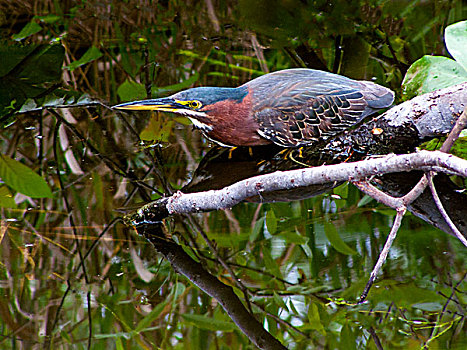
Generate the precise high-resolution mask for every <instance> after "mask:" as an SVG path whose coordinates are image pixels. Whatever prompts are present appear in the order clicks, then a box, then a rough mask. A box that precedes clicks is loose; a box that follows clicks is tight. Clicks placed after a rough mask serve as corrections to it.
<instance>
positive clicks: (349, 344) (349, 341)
mask: <svg viewBox="0 0 467 350" xmlns="http://www.w3.org/2000/svg"><path fill="white" fill-rule="evenodd" d="M356 344H357V341H356V339H355V335H354V334H353V332H352V329H351V328H350V326H349V323H348V322H346V323H345V324H344V326H343V327H342V329H341V337H340V345H341V349H348V350H353V349H356V348H357V347H356Z"/></svg>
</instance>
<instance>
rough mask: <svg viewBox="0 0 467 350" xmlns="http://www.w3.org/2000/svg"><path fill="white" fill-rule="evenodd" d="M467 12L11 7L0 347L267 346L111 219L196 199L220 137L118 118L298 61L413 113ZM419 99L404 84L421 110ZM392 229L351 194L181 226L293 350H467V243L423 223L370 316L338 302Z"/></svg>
mask: <svg viewBox="0 0 467 350" xmlns="http://www.w3.org/2000/svg"><path fill="white" fill-rule="evenodd" d="M466 18H467V4H466V3H465V1H461V0H452V1H418V0H414V1H385V0H379V1H378V0H374V1H370V0H367V1H365V0H362V1H351V2H349V1H343V0H335V1H326V0H317V1H308V2H306V1H298V0H291V1H285V0H273V1H271V0H268V1H266V0H259V1H245V0H239V1H222V0H220V1H215V0H205V1H179V0H169V1H150V0H145V1H144V0H142V1H136V0H128V1H110V0H109V1H102V0H101V1H97V0H84V1H75V0H67V1H52V0H36V1H34V0H32V1H31V0H26V1H25V0H18V1H15V2H12V1H5V0H3V1H0V32H1V37H2V38H3V39H2V41H1V42H0V57H1V62H2V64H1V65H0V120H1V125H2V132H1V134H0V138H1V140H2V142H1V145H0V147H1V154H2V157H1V158H0V178H1V179H2V181H3V184H1V185H0V205H1V207H2V221H1V227H0V242H1V251H0V256H1V259H2V260H1V263H0V271H1V276H2V277H1V285H0V290H1V293H0V319H1V321H0V325H1V332H2V333H1V334H2V338H1V339H0V344H1V346H0V347H2V348H5V349H10V348H11V349H17V348H24V349H30V348H44V347H45V348H47V347H50V348H54V349H56V348H64V349H65V348H86V347H92V348H96V349H97V348H104V347H112V348H117V349H124V348H125V349H127V348H131V349H138V348H161V349H172V348H173V349H180V348H187V349H227V348H228V349H240V348H251V347H252V345H250V344H249V343H248V341H247V339H246V338H245V337H244V336H243V335H242V334H241V333H240V331H239V330H238V329H236V327H235V326H234V325H233V324H232V322H231V321H229V319H228V317H227V316H226V315H225V314H224V313H223V311H222V309H221V308H220V307H219V305H217V304H216V303H214V302H212V300H211V299H210V298H209V297H207V296H206V295H204V294H203V293H201V292H200V291H199V290H198V289H197V288H196V287H194V286H193V285H192V284H191V283H190V282H188V281H187V280H186V279H185V278H182V277H180V276H178V275H177V274H176V273H175V272H174V271H172V270H171V268H170V265H169V264H168V263H167V262H166V261H165V260H163V259H162V258H161V257H160V256H159V255H157V254H155V253H154V251H153V250H152V248H151V246H150V245H149V244H147V243H146V242H145V241H144V240H143V239H142V238H140V237H138V236H137V235H135V234H134V232H133V231H132V230H131V229H129V228H127V227H124V226H123V225H121V224H117V225H114V224H113V221H112V220H113V219H114V218H116V217H118V216H119V213H118V212H116V211H115V209H116V208H118V207H121V206H126V205H128V204H129V203H133V204H134V203H138V202H141V201H148V200H150V199H156V198H159V197H160V196H161V194H162V193H166V194H168V193H170V192H171V191H175V190H177V189H179V188H181V187H182V186H183V185H184V184H185V183H186V181H187V179H189V178H190V177H191V176H192V174H193V170H194V169H195V167H196V164H197V163H198V162H199V160H200V159H201V157H202V156H203V155H204V154H205V153H206V152H207V150H208V149H209V143H208V142H206V141H205V140H204V139H203V138H201V137H200V135H199V133H198V132H193V131H192V130H191V128H189V127H187V126H186V125H187V124H189V122H187V120H185V119H183V118H171V117H169V116H166V115H148V114H141V115H137V116H135V115H132V116H131V119H126V118H124V117H117V116H116V114H115V113H114V112H113V111H111V110H109V109H107V108H106V107H105V105H111V104H114V103H117V102H120V101H127V100H131V99H136V98H138V99H139V98H144V97H149V96H152V97H157V96H164V95H167V94H170V93H172V92H176V91H179V90H181V89H185V88H188V87H192V86H201V85H211V86H236V85H239V84H242V83H243V82H245V81H247V80H250V79H252V78H254V77H256V76H259V75H260V74H263V73H266V72H269V71H274V70H279V69H284V68H290V67H309V68H314V69H322V70H329V71H332V72H335V73H339V74H343V75H346V76H349V77H352V78H356V79H367V80H373V81H376V82H377V83H379V84H382V85H385V86H388V87H390V88H392V89H393V90H395V91H396V94H397V96H398V101H400V98H401V93H402V90H401V83H402V80H403V78H404V77H405V76H406V73H407V71H408V70H409V67H410V65H411V64H412V63H413V62H415V61H416V60H418V59H420V58H421V57H422V56H424V55H439V56H444V57H449V53H448V51H447V50H446V47H445V44H444V39H443V36H444V30H445V28H446V27H447V26H448V25H449V24H452V23H455V22H458V21H460V20H464V19H466ZM451 53H452V52H451ZM453 56H454V53H453ZM461 56H462V54H461V55H460V56H459V57H461ZM430 57H431V56H430ZM454 58H456V59H457V60H459V59H458V57H454ZM446 59H448V58H446ZM422 60H436V58H426V57H425V58H422ZM418 62H419V63H418V64H419V66H420V64H421V63H420V61H418ZM453 62H454V61H453ZM422 63H423V62H422ZM459 63H461V62H459ZM448 64H450V63H448ZM416 69H417V66H415V68H414V67H412V68H410V70H409V73H413V72H414V71H415V70H416ZM442 69H444V68H442ZM464 73H465V72H464ZM456 77H460V78H459V79H456V80H455V81H456V82H460V81H466V80H467V79H466V78H465V75H463V72H462V70H459V74H458V75H456ZM407 81H408V80H407V78H406V82H407ZM452 82H453V81H452ZM417 83H418V84H419V85H421V86H426V84H425V83H424V82H423V81H422V82H421V83H420V80H419V81H418V82H417ZM407 84H409V83H407ZM440 87H441V86H440ZM410 88H412V89H410ZM408 91H409V93H407V92H408ZM410 91H411V92H410ZM423 91H424V90H423V89H421V90H420V89H418V88H416V87H414V86H409V88H407V86H405V87H404V92H405V93H406V98H410V97H411V96H413V95H414V94H416V93H420V92H423ZM66 105H68V106H70V105H73V106H75V108H72V109H57V108H56V107H59V106H66ZM79 105H86V106H90V107H87V108H84V107H83V108H77V107H76V106H79ZM18 112H20V113H18ZM141 139H143V140H147V141H150V142H149V144H148V143H144V147H143V143H142V142H141ZM393 216H394V212H393V211H392V210H388V209H386V208H384V207H382V206H380V205H378V204H377V203H375V202H374V201H371V200H370V199H369V198H367V197H365V196H362V195H361V194H360V193H359V192H358V191H357V190H356V189H355V188H353V187H352V186H349V185H347V184H345V185H342V186H340V187H338V188H337V189H335V190H334V191H333V193H330V194H327V195H322V196H318V197H314V198H311V199H307V200H303V201H296V202H291V203H275V204H254V203H244V204H241V205H238V206H236V207H235V208H233V209H231V210H225V211H220V212H213V213H205V214H198V215H193V216H192V217H191V219H190V220H187V219H182V218H174V219H171V220H168V221H167V222H166V226H167V229H168V230H169V232H171V233H172V234H173V237H174V239H175V240H176V241H177V242H179V243H180V244H183V245H184V246H186V250H187V252H189V253H191V254H192V255H195V254H196V256H197V259H200V260H201V261H202V262H203V263H204V264H205V265H206V266H207V267H208V268H209V270H210V271H211V273H213V274H214V275H216V276H218V277H219V278H221V279H222V280H223V281H224V282H225V283H232V282H231V280H230V276H229V275H228V274H227V273H226V271H224V270H223V268H222V266H221V265H219V263H218V262H217V261H216V260H215V259H213V257H212V256H211V253H212V252H210V251H209V250H208V248H207V247H206V244H205V242H204V241H203V240H202V239H201V238H200V236H199V235H197V234H196V233H197V232H199V230H200V229H202V230H203V231H205V232H206V233H207V235H208V236H209V238H210V239H212V240H213V241H215V245H216V246H217V249H218V250H219V253H220V254H221V255H222V257H223V258H224V260H226V261H227V262H228V263H229V264H230V265H231V267H232V268H233V269H234V271H235V273H236V274H237V277H238V278H240V279H241V280H242V281H243V283H244V284H245V285H246V286H247V287H248V289H249V291H250V293H251V296H252V297H251V300H252V301H253V302H254V309H253V311H254V312H255V313H256V316H257V317H258V318H259V319H260V320H261V321H262V322H263V324H264V325H265V327H266V328H267V329H268V330H269V331H270V332H271V333H272V334H273V335H274V336H276V337H277V338H278V339H279V340H281V341H282V342H283V343H284V344H287V346H288V347H289V348H290V349H307V348H314V347H322V348H340V349H353V348H363V347H364V348H371V349H373V348H404V349H408V348H420V347H423V346H432V347H433V348H440V349H441V348H450V349H454V348H458V349H464V348H465V347H466V343H467V341H466V338H465V301H466V294H465V283H463V281H464V278H465V273H466V269H465V258H466V254H465V249H464V248H463V247H462V245H461V244H460V243H459V242H457V241H456V240H455V239H453V238H451V237H449V236H447V235H446V234H444V233H442V232H440V231H438V230H436V229H434V228H432V227H431V226H429V225H427V224H425V223H424V222H422V221H421V220H419V219H417V218H414V217H408V218H406V219H404V224H403V229H402V231H401V232H400V233H399V236H398V238H397V240H396V244H395V246H394V247H393V250H392V253H391V255H390V258H389V259H388V261H387V263H386V265H385V267H384V272H383V276H382V277H381V279H380V283H379V284H378V286H379V288H376V289H374V291H373V292H372V293H371V294H370V296H369V304H366V305H362V306H360V307H357V308H355V307H350V306H338V305H337V303H336V301H335V298H339V297H342V298H350V299H351V298H355V297H356V296H357V295H358V293H359V291H361V290H362V288H363V286H364V283H365V282H366V278H367V276H368V273H369V271H370V270H371V268H372V266H373V264H374V262H375V261H376V259H377V256H378V252H379V250H380V248H381V247H382V245H383V244H384V240H385V236H386V235H387V233H388V232H389V229H390V224H391V222H392V218H393ZM111 223H112V224H111ZM109 224H110V225H109ZM105 227H107V228H109V230H108V231H104V228H105ZM83 262H84V263H83ZM328 297H330V298H332V300H333V302H327V301H326V300H327V299H326V298H328Z"/></svg>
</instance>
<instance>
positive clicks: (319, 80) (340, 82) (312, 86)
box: [248, 69, 393, 147]
mask: <svg viewBox="0 0 467 350" xmlns="http://www.w3.org/2000/svg"><path fill="white" fill-rule="evenodd" d="M266 77H267V79H262V80H261V77H260V78H258V79H255V80H253V81H251V82H250V83H249V84H248V85H250V86H249V87H250V91H252V94H253V101H252V102H253V105H252V110H253V118H254V119H255V120H256V122H257V123H258V124H259V131H258V132H259V133H260V135H261V136H263V137H264V138H266V139H269V140H271V141H273V142H274V143H276V144H278V145H281V146H285V147H294V146H302V145H307V144H310V143H312V142H314V141H316V140H317V139H319V138H320V137H327V136H331V135H335V134H337V133H339V132H341V131H343V130H345V129H347V128H348V127H350V126H351V125H353V124H355V123H357V122H359V121H360V120H361V119H362V118H363V117H365V116H366V115H368V114H370V113H372V112H373V111H375V110H376V109H377V108H382V107H386V105H390V104H391V103H392V100H393V94H392V92H391V91H390V90H389V89H386V88H384V87H382V86H379V85H377V84H374V83H371V82H359V81H355V80H351V79H349V78H346V77H342V76H339V75H335V74H331V73H326V72H321V71H314V70H308V69H294V70H286V71H279V72H276V73H273V74H269V75H268V76H265V78H266ZM383 100H384V101H383Z"/></svg>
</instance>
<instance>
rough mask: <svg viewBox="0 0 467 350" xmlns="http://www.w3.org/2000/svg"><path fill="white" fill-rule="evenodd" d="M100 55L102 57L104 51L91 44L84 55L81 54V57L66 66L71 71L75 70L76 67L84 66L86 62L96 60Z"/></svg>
mask: <svg viewBox="0 0 467 350" xmlns="http://www.w3.org/2000/svg"><path fill="white" fill-rule="evenodd" d="M100 57H102V52H100V50H99V49H98V48H97V47H95V46H91V47H90V48H89V49H88V50H87V51H86V52H85V53H84V54H83V56H81V58H80V59H78V60H76V61H73V62H71V63H70V64H69V65H68V66H65V68H67V69H69V70H70V71H74V70H75V69H76V68H78V67H81V66H84V65H85V64H88V63H90V62H92V61H95V60H97V59H98V58H100Z"/></svg>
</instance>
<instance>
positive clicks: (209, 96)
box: [170, 86, 248, 106]
mask: <svg viewBox="0 0 467 350" xmlns="http://www.w3.org/2000/svg"><path fill="white" fill-rule="evenodd" d="M246 95H248V88H247V87H245V86H240V87H237V88H226V87H197V88H193V89H188V90H184V91H180V92H178V93H176V94H174V95H172V96H170V97H171V98H174V99H176V100H182V101H191V100H197V101H200V102H201V103H202V104H203V105H204V106H206V105H212V104H214V103H216V102H219V101H225V100H232V101H235V102H237V103H240V102H242V100H243V99H244V98H245V96H246Z"/></svg>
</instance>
